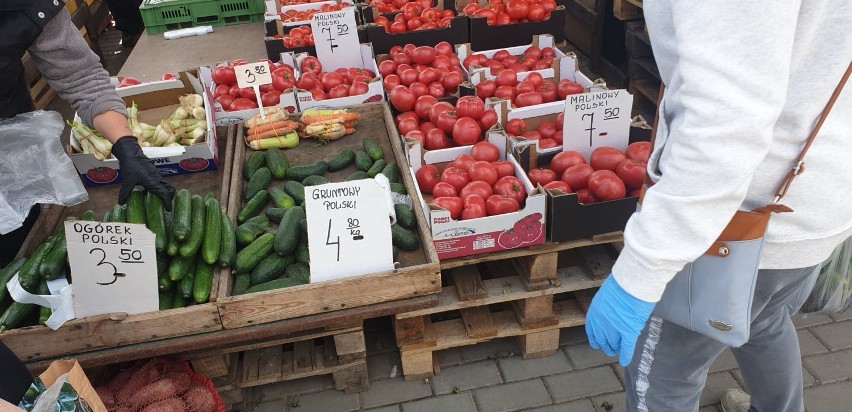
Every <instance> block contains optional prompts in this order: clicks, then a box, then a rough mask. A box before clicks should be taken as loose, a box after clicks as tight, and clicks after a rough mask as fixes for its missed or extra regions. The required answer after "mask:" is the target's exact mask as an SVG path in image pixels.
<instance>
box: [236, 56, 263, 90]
mask: <svg viewBox="0 0 852 412" xmlns="http://www.w3.org/2000/svg"><path fill="white" fill-rule="evenodd" d="M234 74H236V75H237V87H239V88H243V87H256V86H262V85H264V84H270V83H272V73H271V71H270V68H269V62H266V61H262V62H257V63H248V64H241V65H239V66H234Z"/></svg>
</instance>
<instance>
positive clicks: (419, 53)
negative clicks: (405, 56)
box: [409, 3, 435, 64]
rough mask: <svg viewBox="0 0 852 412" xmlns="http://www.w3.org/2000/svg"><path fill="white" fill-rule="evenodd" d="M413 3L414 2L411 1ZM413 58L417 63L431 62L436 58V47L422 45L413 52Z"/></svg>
mask: <svg viewBox="0 0 852 412" xmlns="http://www.w3.org/2000/svg"><path fill="white" fill-rule="evenodd" d="M409 4H412V3H409ZM411 59H412V60H414V62H415V63H417V64H429V63H432V60H434V59H435V49H434V48H432V47H429V46H420V47H417V48H416V49H414V51H413V52H412V53H411Z"/></svg>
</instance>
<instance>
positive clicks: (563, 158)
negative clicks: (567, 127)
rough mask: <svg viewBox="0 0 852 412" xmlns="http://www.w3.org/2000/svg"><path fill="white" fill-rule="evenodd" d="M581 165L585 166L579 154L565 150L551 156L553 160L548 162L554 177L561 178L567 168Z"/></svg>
mask: <svg viewBox="0 0 852 412" xmlns="http://www.w3.org/2000/svg"><path fill="white" fill-rule="evenodd" d="M582 164H586V159H584V158H583V155H582V154H581V153H580V152H577V151H574V150H566V151H563V152H559V153H557V154H556V156H553V159H551V160H550V170H553V172H555V173H556V176H562V173H563V172H565V170H567V169H568V168H569V167H571V166H574V165H582ZM569 185H570V183H569ZM572 187H573V186H572Z"/></svg>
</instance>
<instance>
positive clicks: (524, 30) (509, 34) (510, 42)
mask: <svg viewBox="0 0 852 412" xmlns="http://www.w3.org/2000/svg"><path fill="white" fill-rule="evenodd" d="M478 1H479V4H481V5H487V3H488V1H487V0H478ZM467 3H470V2H469V1H458V2H456V8H457V9H458V10H461V9H463V8H464V5H466V4H467ZM565 16H566V11H565V6H558V7H556V9H555V10H553V11H552V12H550V18H549V19H547V20H544V21H536V22H527V23H514V24H506V25H502V26H489V25H488V23H487V21H486V18H485V17H478V16H468V17H469V19H470V44H471V46H472V47H473V50H490V49H498V48H501V47H511V46H521V45H524V44H530V43H531V42H532V39H533V36H535V35H537V34H550V35H552V36H553V40H554V41H555V42H556V43H557V44H558V43H562V42H563V41H565V34H564V29H565Z"/></svg>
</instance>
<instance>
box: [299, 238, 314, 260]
mask: <svg viewBox="0 0 852 412" xmlns="http://www.w3.org/2000/svg"><path fill="white" fill-rule="evenodd" d="M296 261H297V262H300V263H309V262H310V261H311V253H310V251H309V250H308V238H307V236H302V239H301V240H299V245H298V246H296Z"/></svg>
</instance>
